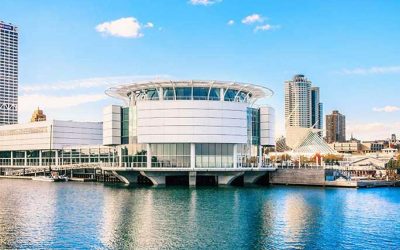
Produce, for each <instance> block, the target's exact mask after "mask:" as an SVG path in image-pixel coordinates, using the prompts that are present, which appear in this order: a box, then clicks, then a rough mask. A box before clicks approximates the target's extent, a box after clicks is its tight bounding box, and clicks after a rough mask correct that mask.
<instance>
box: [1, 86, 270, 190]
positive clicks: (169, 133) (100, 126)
mask: <svg viewBox="0 0 400 250" xmlns="http://www.w3.org/2000/svg"><path fill="white" fill-rule="evenodd" d="M106 93H107V94H108V95H110V96H112V97H116V98H119V99H121V100H123V102H124V105H121V106H119V105H111V106H108V107H105V108H104V110H103V114H104V116H103V117H104V118H103V123H84V122H62V121H51V122H34V123H28V124H20V125H8V126H4V127H1V128H0V168H1V165H2V166H9V165H12V166H16V165H18V166H21V165H23V166H43V165H44V166H46V165H47V164H54V165H58V166H60V165H66V164H67V165H68V164H85V163H90V164H98V165H99V167H101V168H102V169H103V170H106V171H112V172H113V173H114V174H115V175H116V176H118V178H120V179H123V180H124V181H126V182H129V183H132V182H137V180H138V177H139V176H141V177H147V178H148V179H149V180H150V181H151V182H152V183H153V184H156V185H162V184H165V183H166V180H167V179H168V177H171V176H179V177H185V178H186V177H187V178H188V180H189V183H190V184H191V185H195V183H196V178H197V176H211V177H213V178H215V179H218V181H216V182H217V183H218V184H230V183H231V182H232V181H233V180H234V179H235V178H237V177H243V178H244V182H245V183H253V182H254V181H256V180H257V178H259V177H261V176H263V175H265V173H266V171H270V170H271V169H268V168H267V166H268V163H267V162H266V159H264V157H263V149H264V147H269V146H274V141H275V139H274V110H273V109H272V108H271V107H268V106H261V107H260V106H257V105H256V102H257V101H259V100H261V99H264V98H268V97H270V96H271V95H272V94H273V92H272V91H271V90H270V89H268V88H266V87H262V86H257V85H254V84H245V83H237V82H222V81H194V80H193V81H150V82H140V83H131V84H126V85H120V86H117V87H113V88H110V89H108V90H107V91H106ZM33 151H34V152H33ZM30 158H35V159H34V160H33V159H31V160H30ZM17 159H18V160H17Z"/></svg>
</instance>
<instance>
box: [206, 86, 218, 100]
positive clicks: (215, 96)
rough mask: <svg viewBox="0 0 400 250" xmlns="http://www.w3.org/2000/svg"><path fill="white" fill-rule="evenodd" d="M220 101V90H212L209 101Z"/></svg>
mask: <svg viewBox="0 0 400 250" xmlns="http://www.w3.org/2000/svg"><path fill="white" fill-rule="evenodd" d="M219 99H220V89H219V88H211V90H210V97H209V100H212V101H218V100H219Z"/></svg>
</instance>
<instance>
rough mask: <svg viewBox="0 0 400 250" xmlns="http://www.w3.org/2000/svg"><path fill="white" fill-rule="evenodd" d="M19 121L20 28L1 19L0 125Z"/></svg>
mask: <svg viewBox="0 0 400 250" xmlns="http://www.w3.org/2000/svg"><path fill="white" fill-rule="evenodd" d="M15 123H18V28H17V27H16V26H14V25H12V24H7V23H4V22H2V21H0V125H4V124H15Z"/></svg>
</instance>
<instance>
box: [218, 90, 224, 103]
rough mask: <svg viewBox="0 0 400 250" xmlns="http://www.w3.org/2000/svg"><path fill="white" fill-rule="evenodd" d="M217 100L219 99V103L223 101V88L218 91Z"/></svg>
mask: <svg viewBox="0 0 400 250" xmlns="http://www.w3.org/2000/svg"><path fill="white" fill-rule="evenodd" d="M219 98H220V101H224V89H223V88H220V89H219Z"/></svg>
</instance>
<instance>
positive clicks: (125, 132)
mask: <svg viewBox="0 0 400 250" xmlns="http://www.w3.org/2000/svg"><path fill="white" fill-rule="evenodd" d="M128 143H129V107H126V108H122V109H121V144H128Z"/></svg>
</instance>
